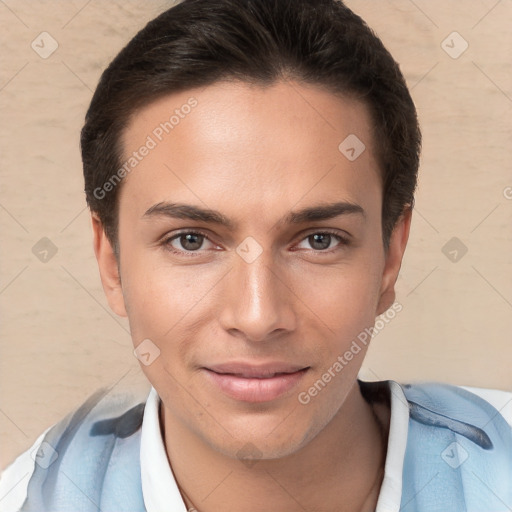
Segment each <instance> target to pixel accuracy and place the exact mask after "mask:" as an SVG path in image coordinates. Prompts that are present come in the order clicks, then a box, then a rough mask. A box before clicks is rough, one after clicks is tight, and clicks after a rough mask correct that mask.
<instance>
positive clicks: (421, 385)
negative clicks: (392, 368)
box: [401, 382, 512, 428]
mask: <svg viewBox="0 0 512 512" xmlns="http://www.w3.org/2000/svg"><path fill="white" fill-rule="evenodd" d="M401 387H402V389H403V391H404V394H405V396H406V398H407V400H408V402H409V406H410V409H411V413H412V414H411V415H412V417H413V418H414V415H415V413H416V415H418V416H420V415H425V414H428V411H431V412H436V413H438V414H441V415H444V416H446V417H450V418H453V419H458V420H460V421H466V422H468V423H481V422H484V423H488V422H489V421H492V422H494V423H497V424H500V425H506V426H507V427H509V428H510V427H512V392H508V391H502V390H498V389H491V388H479V387H470V386H456V385H453V384H447V383H443V382H415V383H411V384H401Z"/></svg>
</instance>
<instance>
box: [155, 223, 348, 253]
mask: <svg viewBox="0 0 512 512" xmlns="http://www.w3.org/2000/svg"><path fill="white" fill-rule="evenodd" d="M182 235H201V236H204V237H205V238H206V239H207V240H209V241H210V242H211V240H210V238H209V237H208V235H207V234H206V233H204V232H202V231H200V230H198V231H180V232H178V233H175V234H174V235H172V236H171V237H166V238H164V239H163V240H162V246H164V248H165V249H166V250H167V251H169V252H171V253H173V254H176V255H180V256H183V255H185V257H190V258H194V257H197V254H200V252H201V250H200V249H199V250H197V251H180V250H178V249H174V247H172V246H171V245H170V242H172V241H173V240H175V239H177V238H179V237H180V236H182ZM312 235H332V236H334V237H335V238H337V239H338V241H339V242H340V243H339V245H338V246H336V247H334V248H333V249H329V250H319V249H311V250H312V251H313V252H316V253H319V254H332V253H334V252H336V251H338V250H340V248H342V247H346V246H348V245H350V241H349V239H348V238H345V237H343V236H341V235H340V234H339V233H338V232H336V231H333V230H330V229H325V230H322V231H312V232H311V233H309V234H307V235H306V236H304V237H303V238H302V239H301V240H300V241H301V242H302V241H303V240H306V239H307V238H309V237H310V236H312ZM212 243H213V242H212Z"/></svg>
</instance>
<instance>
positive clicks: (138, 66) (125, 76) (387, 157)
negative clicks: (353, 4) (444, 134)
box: [80, 0, 421, 248]
mask: <svg viewBox="0 0 512 512" xmlns="http://www.w3.org/2000/svg"><path fill="white" fill-rule="evenodd" d="M283 77H288V78H290V77H292V78H295V79H297V80H298V81H300V82H303V83H307V84H313V85H315V84H316V85H319V86H322V87H324V88H327V89H328V90H329V91H332V92H333V93H336V94H338V93H341V94H344V95H348V96H351V97H356V98H359V99H360V100H362V101H363V102H364V103H365V104H366V105H367V106H368V107H369V109H370V112H371V115H372V120H373V122H374V126H373V131H374V139H375V145H376V150H377V155H376V157H377V159H378V161H379V164H380V167H381V173H382V178H383V179H382V181H383V207H382V234H383V242H384V246H385V247H386V248H387V247H388V244H389V238H390V236H391V233H392V231H393V228H394V226H395V224H396V222H397V220H398V219H399V218H400V216H401V214H402V213H403V212H404V210H405V209H406V208H408V207H412V206H413V205H414V191H415V188H416V183H417V173H418V166H419V154H420V148H421V132H420V128H419V125H418V120H417V114H416V109H415V106H414V103H413V101H412V98H411V96H410V94H409V91H408V89H407V86H406V83H405V80H404V77H403V75H402V73H401V72H400V68H399V65H398V64H397V63H396V62H395V60H394V59H393V57H392V56H391V55H390V53H389V52H388V51H387V50H386V48H385V47H384V45H383V44H382V42H381V40H380V39H379V38H378V37H377V36H376V35H375V33H374V32H373V31H372V30H371V29H370V28H369V27H368V26H367V25H366V23H365V22H364V21H363V20H362V19H361V18H360V17H359V16H357V15H356V14H354V13H353V12H352V11H351V10H350V9H349V8H348V7H346V6H345V5H344V4H343V3H342V2H341V1H339V0H215V1H212V0H183V1H182V2H181V3H179V4H177V5H175V6H174V7H172V8H170V9H168V10H167V11H165V12H163V13H162V14H160V15H159V16H158V17H157V18H155V19H153V20H152V21H150V22H149V23H148V24H147V25H146V26H145V27H144V28H143V29H142V30H141V31H140V32H139V33H137V34H136V35H135V37H134V38H133V39H132V40H131V41H130V42H129V43H128V44H127V45H126V46H125V47H124V48H123V49H122V50H121V51H120V52H119V54H118V55H117V56H116V57H115V58H114V60H113V61H112V62H111V63H110V65H109V66H108V68H107V69H106V70H105V71H104V72H103V74H102V76H101V79H100V81H99V84H98V86H97V88H96V91H95V93H94V96H93V98H92V101H91V104H90V106H89V109H88V111H87V114H86V118H85V124H84V126H83V128H82V132H81V139H80V145H81V152H82V161H83V170H84V178H85V193H86V199H87V204H88V205H89V207H90V209H91V211H93V212H95V213H97V214H98V216H99V218H100V220H101V221H102V224H103V227H104V229H105V233H106V234H107V236H108V238H109V240H110V241H111V242H112V243H113V245H114V247H117V223H118V218H117V217H118V214H117V212H118V200H117V198H118V194H119V189H120V186H119V187H113V189H112V190H111V191H110V192H109V193H108V194H102V195H101V196H100V197H98V193H97V192H96V193H95V191H97V190H102V187H103V186H104V184H105V183H106V182H107V181H108V180H109V179H110V178H111V177H112V176H114V175H115V174H116V172H117V171H118V170H119V167H120V166H121V159H122V150H123V148H122V145H121V135H122V132H123V130H124V128H125V127H126V125H127V122H128V120H129V118H130V116H132V115H133V114H134V113H135V112H136V110H137V109H139V108H141V107H143V106H145V105H147V104H149V103H150V102H152V101H154V100H156V99H157V98H158V97H161V96H163V95H166V94H171V93H173V92H179V91H183V90H186V89H190V88H194V87H200V86H206V85H210V84H213V83H215V82H216V81H219V80H226V79H233V80H241V81H245V82H248V83H255V84H261V85H270V84H272V83H274V82H276V81H277V80H279V79H280V78H283ZM340 142H341V141H340Z"/></svg>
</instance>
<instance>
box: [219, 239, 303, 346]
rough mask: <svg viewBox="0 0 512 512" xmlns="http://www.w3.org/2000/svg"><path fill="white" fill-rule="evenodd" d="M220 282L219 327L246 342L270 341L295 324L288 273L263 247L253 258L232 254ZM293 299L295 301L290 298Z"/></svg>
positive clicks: (294, 308)
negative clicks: (229, 266) (221, 290)
mask: <svg viewBox="0 0 512 512" xmlns="http://www.w3.org/2000/svg"><path fill="white" fill-rule="evenodd" d="M233 256H234V257H233V260H234V261H233V267H232V269H231V271H230V272H229V273H228V275H227V276H226V278H225V279H224V280H223V281H224V290H223V293H222V295H221V297H222V298H221V300H222V307H221V309H220V311H221V314H220V323H221V326H222V327H223V328H224V329H225V330H226V331H227V332H229V333H230V334H232V335H236V336H239V337H243V338H244V339H246V340H247V341H250V342H263V341H270V340H274V339H275V338H276V337H278V336H282V335H283V334H285V333H286V332H291V331H293V330H294V329H295V327H296V323H297V322H296V318H297V316H296V300H297V299H296V297H295V296H294V294H293V291H292V289H291V283H290V282H289V281H290V278H289V272H286V269H284V268H283V265H282V264H279V262H277V261H276V260H275V258H273V256H272V253H271V251H270V249H264V250H263V252H261V254H259V256H257V257H256V259H254V260H253V261H250V260H246V259H244V258H243V257H241V256H239V255H238V254H234V255H233ZM294 299H295V301H294Z"/></svg>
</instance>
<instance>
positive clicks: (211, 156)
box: [121, 82, 381, 214]
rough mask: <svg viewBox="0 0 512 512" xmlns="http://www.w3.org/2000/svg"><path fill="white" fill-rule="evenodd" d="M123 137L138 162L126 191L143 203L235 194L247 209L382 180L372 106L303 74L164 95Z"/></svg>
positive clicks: (350, 196) (338, 193) (224, 198)
mask: <svg viewBox="0 0 512 512" xmlns="http://www.w3.org/2000/svg"><path fill="white" fill-rule="evenodd" d="M122 143H123V148H124V159H125V162H127V161H128V160H129V159H132V160H133V159H136V160H137V161H136V162H133V163H135V164H136V165H135V166H134V167H133V168H132V169H130V171H129V172H128V173H127V175H126V178H125V181H126V183H125V184H124V186H123V191H122V194H121V196H125V197H128V198H129V199H130V203H131V204H132V205H134V204H135V203H137V204H139V203H140V208H141V209H144V211H146V209H147V208H150V207H151V206H152V205H154V204H156V203H158V202H160V201H169V200H176V199H180V200H185V199H187V200H188V202H189V203H190V202H193V203H196V204H200V203H204V204H203V206H204V205H210V206H212V205H213V204H215V207H216V208H217V207H218V206H220V205H221V204H222V203H223V202H224V204H225V205H226V206H227V205H229V204H230V203H233V202H234V200H235V199H236V200H237V201H236V203H237V205H238V206H237V207H238V210H239V211H241V210H247V211H246V213H247V214H249V213H250V212H251V213H252V214H254V210H253V209H252V208H253V207H254V206H257V207H259V208H265V207H266V206H270V207H273V206H274V205H275V204H278V203H282V204H289V205H291V204H296V203H297V202H298V201H300V200H301V198H303V197H305V196H309V198H310V199H311V200H313V198H316V199H319V198H320V199H322V200H330V199H333V200H334V199H337V200H339V199H343V200H347V201H351V202H356V201H357V200H359V202H361V201H362V200H363V201H364V196H365V195H366V196H367V195H368V194H369V193H371V191H372V188H373V189H375V188H376V187H379V186H380V181H381V180H380V173H379V171H378V166H377V162H376V159H375V157H374V154H375V151H374V147H373V146H374V144H373V140H372V125H371V117H370V115H369V112H368V109H367V108H366V106H365V105H364V104H362V103H360V102H356V101H355V100H353V99H349V98H346V97H341V96H338V95H334V94H332V93H330V92H327V91H325V90H323V89H320V88H319V87H315V86H305V85H303V84H298V83H296V82H278V83H276V84H273V85H271V86H265V87H262V86H259V85H250V84H247V83H242V82H218V83H215V84H213V85H210V86H208V87H204V88H201V89H190V90H187V91H183V92H180V93H173V94H170V95H168V96H164V97H162V98H159V99H158V100H156V101H154V102H152V103H150V104H149V105H147V106H146V107H144V108H143V109H141V110H139V111H138V112H136V113H135V114H134V115H133V116H132V118H131V121H130V123H129V124H128V126H127V128H126V129H125V131H124V133H123V137H122ZM144 147H147V148H149V149H144ZM141 150H142V151H141ZM347 150H348V152H347ZM361 151H362V152H361ZM359 152H361V154H360V155H359V156H358V153H359ZM137 153H138V154H137ZM140 153H144V156H142V157H141V154H140ZM354 153H355V156H356V157H357V158H355V159H354V158H353V157H354ZM134 154H137V155H136V156H133V155H134ZM326 194H327V195H328V196H330V197H326ZM170 196H172V197H170ZM368 201H369V200H368ZM122 202H123V201H122V199H121V204H122ZM369 206H371V205H369ZM217 209H218V208H217ZM142 213H143V212H141V214H142ZM241 214H243V211H242V212H241Z"/></svg>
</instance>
